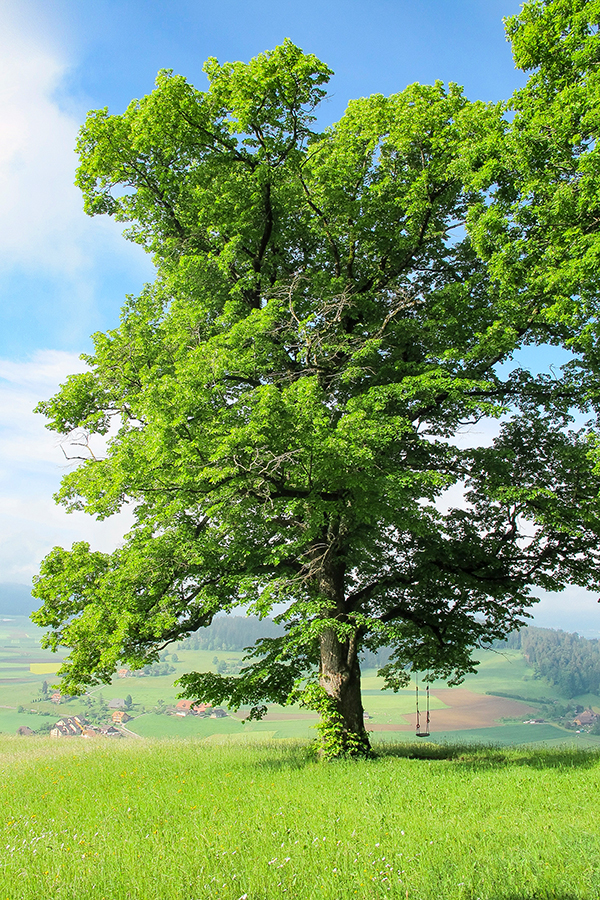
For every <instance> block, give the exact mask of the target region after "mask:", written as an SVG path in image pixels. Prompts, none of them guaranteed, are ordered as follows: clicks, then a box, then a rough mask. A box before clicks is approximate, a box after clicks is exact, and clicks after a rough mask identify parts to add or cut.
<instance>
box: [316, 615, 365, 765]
mask: <svg viewBox="0 0 600 900" xmlns="http://www.w3.org/2000/svg"><path fill="white" fill-rule="evenodd" d="M319 684H320V685H321V687H322V688H323V689H324V690H325V692H326V693H327V696H328V699H329V700H330V701H332V705H331V706H332V708H331V710H330V711H329V712H327V711H324V712H323V713H322V715H323V723H322V728H321V732H322V735H323V746H324V749H325V751H326V753H327V755H329V756H342V755H351V756H365V755H368V754H369V753H370V751H371V744H370V742H369V736H368V734H367V730H366V728H365V721H364V710H363V705H362V696H361V691H360V665H359V662H358V642H357V638H356V635H354V637H352V638H350V639H348V640H345V641H341V640H340V639H339V637H338V635H337V633H336V631H335V629H334V628H328V629H327V630H326V631H324V632H323V633H322V634H321V665H320V669H319Z"/></svg>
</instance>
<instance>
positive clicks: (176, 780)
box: [0, 737, 600, 900]
mask: <svg viewBox="0 0 600 900" xmlns="http://www.w3.org/2000/svg"><path fill="white" fill-rule="evenodd" d="M0 787H1V790H0V804H1V812H2V815H1V816H0V832H1V834H0V840H1V842H2V843H1V846H2V848H3V849H2V851H1V855H2V866H1V868H0V897H2V898H4V897H6V898H10V900H17V898H18V900H33V898H35V900H37V898H38V897H40V896H42V897H53V898H55V900H75V898H77V900H79V898H81V897H85V898H86V900H102V898H105V900H109V898H110V900H148V898H150V897H160V898H161V900H192V898H193V900H240V898H245V900H273V898H280V897H286V896H287V897H293V898H298V900H313V898H314V900H317V898H318V900H373V898H383V897H393V898H402V900H405V898H409V900H440V898H443V900H476V898H480V900H534V898H536V900H539V898H557V900H579V898H581V900H584V898H585V900H591V898H597V897H598V896H600V867H599V866H598V862H597V861H598V859H600V819H599V818H598V816H597V815H596V812H597V810H596V807H597V796H598V791H599V790H600V755H599V753H598V752H592V753H584V752H581V751H576V750H564V749H563V750H560V751H558V750H555V751H539V750H538V751H533V750H516V749H505V750H499V749H496V750H489V749H487V750H482V749H479V750H478V749H477V748H473V747H468V746H456V747H454V748H449V747H438V746H434V745H431V744H430V745H425V744H422V743H421V744H418V745H414V744H396V745H390V746H386V747H383V748H382V749H381V750H380V753H379V756H378V757H377V758H376V759H375V760H371V761H353V762H350V761H340V762H336V763H329V764H322V763H320V762H319V761H317V760H315V759H314V757H312V756H311V755H310V754H309V752H308V751H307V748H306V745H301V744H298V743H295V742H290V741H278V742H271V743H267V744H264V743H255V742H253V741H248V740H244V741H243V742H242V743H240V742H239V741H237V742H235V741H234V742H231V741H230V740H228V739H227V738H224V737H221V738H220V739H219V741H218V742H215V741H194V740H186V741H170V742H164V741H162V742H161V741H159V742H146V741H120V742H119V741H117V743H116V744H115V743H112V742H109V741H108V740H98V741H83V740H73V741H63V742H60V741H55V742H52V741H49V740H44V739H41V738H33V739H29V740H27V739H20V738H7V737H4V738H0ZM575 798H576V802H574V800H575Z"/></svg>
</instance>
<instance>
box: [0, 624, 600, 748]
mask: <svg viewBox="0 0 600 900" xmlns="http://www.w3.org/2000/svg"><path fill="white" fill-rule="evenodd" d="M40 637H41V630H40V629H38V628H36V626H34V625H33V624H32V623H31V622H30V621H29V620H28V619H26V618H12V619H11V618H8V617H6V618H4V620H3V621H0V733H1V732H3V733H9V734H15V732H16V731H17V729H18V728H19V727H21V726H28V727H29V728H31V729H32V730H34V731H37V730H39V728H40V727H42V730H43V726H47V727H49V723H52V722H54V721H56V719H57V718H58V717H59V716H61V715H76V714H83V715H85V714H86V712H87V713H89V710H90V708H91V707H90V704H93V703H101V702H104V704H106V703H108V701H110V700H112V699H115V698H125V697H126V696H127V695H130V696H131V698H132V704H133V705H132V708H131V710H130V714H131V717H132V718H131V719H130V720H129V721H128V722H127V724H126V731H125V734H126V736H128V737H131V738H132V739H133V738H134V737H136V736H137V737H139V738H144V739H151V738H165V737H173V738H180V739H187V738H199V739H204V740H210V741H212V740H214V739H215V736H217V735H229V736H230V737H231V739H234V738H235V740H237V741H240V740H241V741H246V740H250V739H251V740H257V739H260V738H264V737H267V736H268V737H269V738H273V739H276V740H279V739H290V738H294V739H299V740H307V739H311V738H313V737H314V736H315V732H314V725H315V723H316V722H317V716H316V715H314V714H312V713H311V712H310V711H308V710H305V709H300V708H299V707H293V706H292V707H280V706H277V705H275V704H271V705H270V706H269V710H268V713H267V715H266V717H265V718H264V719H263V720H262V721H261V722H244V717H245V712H244V710H243V709H242V710H240V711H239V712H237V713H235V712H234V713H231V714H230V715H228V716H227V717H226V718H223V719H211V718H200V717H196V716H186V717H181V716H172V715H167V714H165V713H164V709H165V707H168V706H172V705H174V704H175V703H176V702H177V690H178V689H177V687H176V686H175V685H174V683H173V682H174V680H175V679H176V678H177V677H178V676H179V675H182V674H183V673H184V672H186V671H190V670H193V669H198V670H213V671H214V670H215V669H216V667H217V665H218V664H219V663H220V664H223V663H225V664H226V665H228V666H230V667H232V668H235V666H237V665H239V662H240V660H241V658H242V654H241V653H240V652H235V651H227V650H217V651H213V650H211V651H208V650H189V649H182V648H181V647H180V648H179V649H177V651H176V658H175V659H173V653H171V654H169V655H167V656H166V657H165V660H166V662H168V663H169V665H171V666H172V668H173V669H174V672H172V673H171V674H169V675H158V676H141V677H139V676H136V677H133V676H128V677H125V678H114V679H113V682H112V683H111V684H109V685H102V686H96V687H93V688H92V689H91V690H90V692H89V696H87V697H80V698H74V699H72V700H70V701H69V702H67V703H64V702H63V703H61V704H60V706H57V705H56V704H55V703H53V702H51V700H50V693H51V689H50V690H49V692H48V693H47V694H45V695H44V694H42V686H43V683H44V682H46V684H47V685H48V686H51V685H52V684H53V683H54V682H55V681H56V678H55V676H54V674H53V673H54V672H55V670H56V667H57V664H58V663H59V662H60V659H58V660H57V657H56V656H55V655H53V654H51V653H49V652H48V651H47V650H43V649H42V648H41V647H40V643H39V640H40ZM480 660H481V665H480V668H479V672H478V674H477V675H470V676H468V677H467V678H466V679H465V682H464V683H463V685H462V686H460V687H457V688H452V689H448V688H447V687H446V686H445V685H444V684H443V683H441V682H439V683H434V684H432V686H431V699H430V709H431V732H432V735H431V738H430V740H442V741H450V742H454V741H457V740H463V739H468V740H469V741H473V742H484V743H495V744H498V745H504V744H511V743H512V744H527V743H532V744H536V745H540V744H542V743H547V744H548V745H550V746H551V745H555V744H557V743H558V744H561V743H564V742H565V741H568V742H571V743H575V744H576V745H577V746H600V736H598V737H597V736H593V735H588V734H583V733H582V734H576V733H575V732H574V731H566V730H565V729H564V728H560V727H558V726H557V725H553V724H544V725H530V724H523V723H524V721H526V720H528V719H531V718H535V717H536V716H537V715H538V714H539V702H540V700H543V699H545V700H550V701H551V700H555V699H558V698H559V694H558V692H557V691H556V689H555V688H553V687H552V686H550V685H549V684H547V683H546V682H545V681H541V680H538V679H536V678H534V677H533V672H532V670H531V669H530V668H529V667H528V666H527V665H526V662H525V660H524V659H523V656H522V655H521V653H520V652H519V651H515V650H505V651H502V652H495V651H494V652H493V651H484V652H482V653H481V655H480ZM381 684H382V682H381V680H380V679H379V678H378V677H377V674H376V672H375V671H374V670H372V669H371V670H366V671H365V672H364V677H363V700H364V706H365V710H366V713H367V720H366V724H367V728H368V730H369V731H370V732H371V735H372V740H373V741H374V742H377V741H383V742H385V743H386V744H387V743H389V742H390V741H394V740H405V739H406V738H408V737H409V736H410V734H411V732H412V731H413V730H414V725H415V695H414V687H412V686H411V687H408V688H406V689H404V690H401V691H399V692H398V693H393V692H392V691H387V690H385V691H382V690H381ZM422 687H423V683H421V688H422ZM497 694H504V695H509V696H497ZM517 697H519V698H523V699H516V698H517ZM422 701H424V697H422ZM574 702H579V703H581V704H582V705H583V706H590V705H591V706H593V707H594V706H595V707H596V708H598V709H599V710H600V697H596V696H594V695H585V696H582V697H580V698H575V701H574ZM423 705H424V704H423V702H422V704H421V706H422V708H423ZM107 720H108V717H107Z"/></svg>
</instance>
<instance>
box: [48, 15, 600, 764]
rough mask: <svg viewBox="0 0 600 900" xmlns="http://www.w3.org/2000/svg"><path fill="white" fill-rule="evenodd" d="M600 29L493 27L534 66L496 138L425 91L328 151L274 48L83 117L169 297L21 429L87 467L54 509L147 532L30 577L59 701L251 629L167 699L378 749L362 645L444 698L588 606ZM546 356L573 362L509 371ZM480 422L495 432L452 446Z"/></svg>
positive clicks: (316, 70) (539, 23)
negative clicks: (101, 439)
mask: <svg viewBox="0 0 600 900" xmlns="http://www.w3.org/2000/svg"><path fill="white" fill-rule="evenodd" d="M597 8H598V3H596V2H587V3H586V2H583V0H570V2H567V0H546V2H543V3H539V2H532V3H528V4H526V5H525V7H524V9H523V11H522V13H521V15H520V16H519V17H516V18H514V19H510V20H508V22H507V28H508V32H509V34H510V35H511V36H512V37H513V40H514V46H515V52H516V59H517V62H518V63H519V64H520V65H522V66H523V67H533V74H532V76H531V78H530V80H529V82H528V85H527V87H526V88H525V89H524V90H523V91H521V92H520V93H518V94H517V95H516V96H515V98H513V100H512V101H511V103H512V106H513V110H514V115H513V117H512V120H511V116H510V115H507V107H506V106H505V105H503V104H496V105H494V104H484V103H481V102H475V103H472V102H469V101H468V100H467V99H466V98H465V96H464V94H463V91H462V90H461V89H460V88H459V87H457V86H456V85H454V84H450V85H449V86H447V87H445V86H444V85H443V84H442V83H441V82H436V83H435V84H434V85H431V86H427V85H420V84H413V85H410V86H409V87H407V88H406V89H405V90H404V91H401V92H400V93H398V94H394V95H392V96H390V97H384V96H381V95H374V96H371V97H367V98H362V99H358V100H353V101H351V102H350V103H349V105H348V109H347V111H346V113H345V114H344V116H343V117H342V118H341V119H340V121H339V122H337V123H335V124H334V125H332V126H330V127H329V128H327V129H326V130H325V131H324V132H322V133H317V132H316V131H315V130H314V122H315V119H314V111H315V108H316V106H317V104H318V103H319V101H320V100H321V99H322V98H323V97H324V96H325V91H326V88H325V85H326V84H327V81H328V79H329V77H330V76H331V74H332V73H331V71H330V70H329V69H328V68H327V66H325V65H324V64H323V63H321V62H320V61H319V60H318V59H316V58H315V57H314V56H312V55H308V54H305V53H303V52H302V51H301V50H300V49H299V48H298V47H296V46H295V45H294V44H292V43H291V41H289V40H286V41H285V42H284V43H283V44H282V45H281V46H279V47H277V48H276V49H275V50H273V51H271V52H268V53H264V54H261V55H260V56H258V57H256V58H255V59H253V60H251V61H250V63H248V64H244V63H241V62H236V63H233V64H231V63H226V64H225V65H219V63H218V62H217V61H216V60H214V59H210V60H209V61H208V62H207V63H206V65H205V72H206V74H207V76H208V79H209V87H208V89H207V90H205V91H201V90H198V89H196V88H194V87H193V86H192V85H191V84H189V83H188V81H186V79H185V78H183V77H181V76H179V75H174V74H173V73H172V72H170V71H162V72H160V73H159V76H158V78H157V82H156V87H155V89H154V91H153V92H152V93H151V94H149V95H148V96H146V97H144V98H143V99H141V100H139V101H134V102H132V103H131V105H130V106H129V107H128V108H127V110H126V112H125V113H124V114H122V115H109V113H108V111H107V110H99V111H94V112H91V113H90V114H89V116H88V119H87V121H86V123H85V125H84V126H83V128H82V131H81V135H80V139H79V144H78V151H79V155H80V160H81V166H80V169H79V172H78V184H79V186H80V187H81V189H82V192H83V195H84V199H85V209H86V211H87V212H89V213H90V214H92V215H93V214H98V213H108V214H110V215H113V216H115V217H116V218H117V219H118V220H119V221H123V222H127V223H129V227H128V231H127V234H128V236H129V238H130V239H131V240H134V241H137V242H139V243H140V244H142V245H143V246H144V247H145V248H146V249H147V250H148V251H149V252H150V253H152V254H153V258H154V261H155V263H156V267H157V276H156V280H155V281H154V283H153V284H150V285H147V286H146V287H145V288H144V290H143V291H142V292H141V294H140V296H139V297H130V298H128V300H127V302H126V303H125V305H124V307H123V311H122V316H121V322H120V324H119V326H118V328H115V329H114V330H111V331H109V332H107V333H106V334H97V335H95V336H94V342H95V351H94V353H93V355H90V356H87V357H85V359H86V361H87V363H88V365H89V371H88V372H86V373H84V374H81V375H75V376H72V377H70V378H69V379H68V381H67V382H66V383H65V385H63V387H62V388H61V390H60V391H59V393H58V394H57V395H56V396H55V397H54V398H52V399H51V400H49V401H47V402H44V403H41V404H40V406H39V409H40V411H42V412H43V413H44V414H45V415H46V416H47V417H48V419H49V422H48V427H50V428H52V429H55V430H56V431H58V432H60V433H62V434H65V435H73V434H75V435H77V443H79V444H81V443H84V444H86V443H87V442H88V441H91V443H90V445H89V446H90V448H91V449H90V453H89V455H85V454H84V457H85V458H83V459H82V461H81V463H80V465H78V467H77V468H75V469H73V471H71V472H69V473H68V474H67V475H66V476H65V477H64V479H63V483H62V487H61V489H60V492H59V494H58V495H57V499H58V501H59V502H61V503H63V504H64V505H65V506H66V507H67V509H80V510H85V511H86V512H88V513H90V514H92V515H95V516H97V517H99V518H103V517H106V516H110V515H112V514H113V513H115V512H117V511H118V510H120V509H122V508H123V507H124V506H125V505H129V506H130V507H131V508H133V511H134V517H135V521H134V525H133V527H132V529H131V531H130V532H129V534H128V535H127V536H126V539H125V541H124V543H123V546H122V547H120V548H119V549H117V550H116V551H115V552H114V553H112V554H105V553H98V552H94V551H93V550H91V549H90V547H89V546H88V545H87V544H85V543H82V542H80V543H76V544H74V545H73V547H72V548H71V549H70V550H64V549H62V548H55V549H54V550H53V551H52V552H51V553H50V554H49V555H48V556H47V557H46V559H45V560H44V562H43V563H42V566H41V570H40V575H39V576H38V578H37V579H36V583H35V587H34V594H35V596H36V597H38V598H39V599H40V600H42V601H43V606H42V608H41V609H40V610H39V611H38V612H37V613H35V614H34V618H35V621H36V622H38V623H39V624H41V625H45V626H49V627H50V629H51V630H50V632H49V635H48V637H47V642H48V645H49V646H52V647H55V648H56V647H57V646H58V645H65V646H67V647H69V648H71V650H70V656H69V658H68V660H67V661H66V662H65V664H64V666H63V667H62V670H61V674H62V675H63V684H64V689H65V690H68V691H70V692H74V691H77V690H81V689H83V688H84V687H85V686H86V685H88V684H91V683H95V682H97V681H102V680H107V679H109V678H110V677H111V675H112V673H113V672H114V671H115V668H116V667H117V665H119V664H120V663H121V662H126V663H127V664H128V665H130V666H134V667H135V666H138V667H139V666H143V665H145V664H147V662H148V661H149V660H153V659H156V658H157V654H158V651H159V650H160V649H161V648H162V647H163V646H164V645H165V644H166V643H167V642H169V641H173V640H177V639H179V638H181V637H182V636H185V635H186V634H189V633H190V632H192V631H194V630H196V629H197V628H199V627H201V626H205V625H207V624H209V623H210V621H211V620H212V618H213V616H214V615H215V614H216V613H217V612H219V611H230V610H233V609H235V608H236V607H239V606H240V605H244V606H246V607H247V608H248V610H249V611H250V612H251V613H254V614H258V615H261V616H267V615H269V614H271V613H273V612H275V614H276V615H277V618H278V621H280V622H281V623H282V624H283V625H284V627H285V634H284V635H283V636H279V637H272V638H268V639H264V640H262V641H258V642H257V643H256V645H255V646H254V648H251V649H249V652H248V656H247V660H246V664H245V665H244V667H243V669H242V671H241V673H240V674H239V675H235V676H225V675H218V674H213V673H190V674H189V675H186V676H184V678H183V679H182V680H181V682H182V686H183V689H184V691H185V693H186V694H187V695H188V696H190V697H193V698H201V699H204V700H210V701H212V702H216V703H223V702H227V703H229V704H230V705H231V706H239V705H241V704H250V705H251V706H252V709H251V715H260V714H261V712H262V711H263V709H264V707H263V706H262V704H263V703H264V702H265V701H278V702H286V701H287V700H288V699H290V698H298V697H300V698H302V699H303V701H304V702H305V703H307V704H309V705H311V706H312V707H313V708H315V709H318V710H319V711H320V712H321V713H322V714H323V718H324V723H325V729H324V738H323V739H324V749H325V752H328V753H333V754H337V753H341V752H350V753H355V752H367V751H368V746H369V742H368V736H367V733H366V731H365V728H364V722H363V709H362V703H361V696H360V667H359V659H358V654H359V652H360V649H361V648H363V647H364V648H367V649H371V650H376V649H377V648H378V647H381V646H391V647H392V648H393V652H392V656H391V659H390V662H389V663H388V664H387V665H385V666H384V668H383V670H382V671H383V674H384V676H385V679H386V684H388V685H389V686H391V687H393V688H398V687H400V686H401V685H403V684H406V682H407V680H408V677H409V672H410V669H411V668H412V669H416V670H425V669H428V670H429V671H430V672H431V673H432V674H433V675H436V676H441V677H443V678H445V679H449V680H450V682H451V683H454V682H456V681H458V680H460V678H461V677H462V676H463V675H464V674H465V673H466V672H470V671H474V670H475V666H476V661H475V660H474V659H473V657H472V652H473V648H476V647H477V646H480V645H481V644H482V643H486V642H491V641H493V640H494V639H496V638H499V637H502V636H504V635H506V634H507V633H508V632H510V631H511V630H513V629H514V628H515V627H518V626H519V625H520V624H522V622H523V617H524V616H526V615H527V609H528V608H529V607H530V606H531V605H532V603H534V602H535V598H534V597H533V596H532V593H531V591H532V588H534V587H538V588H545V589H550V590H560V589H562V587H563V586H564V585H566V584H579V585H584V586H587V587H596V588H597V587H599V586H600V565H599V562H600V560H599V553H598V536H599V534H600V520H599V517H598V514H599V507H598V489H599V487H600V478H599V475H598V473H597V472H596V471H595V469H594V453H595V450H594V447H595V444H594V431H593V416H594V414H595V410H596V398H597V379H596V368H595V357H594V351H593V349H592V344H593V337H594V335H595V328H596V318H595V316H596V307H595V304H596V296H597V291H596V286H595V278H596V270H597V266H594V263H593V260H594V253H595V247H596V243H597V241H596V238H595V234H596V233H597V228H596V226H595V225H594V222H595V221H596V220H595V219H594V215H595V212H594V210H595V203H596V199H595V197H594V196H592V195H593V188H594V185H595V179H596V178H597V175H596V169H597V166H596V167H595V166H594V160H595V153H596V150H595V130H594V129H595V127H596V125H595V122H596V119H595V118H594V116H595V115H597V110H598V103H597V101H595V100H594V103H595V105H594V104H592V105H593V107H594V112H586V111H585V110H584V107H586V104H588V102H589V101H590V98H591V99H593V98H594V97H595V95H594V91H595V87H594V85H595V81H594V79H595V78H596V74H595V72H596V70H595V59H596V54H597V46H598V45H597V34H596V32H597V28H596V24H595V22H596V19H595V18H594V16H596V12H597ZM588 72H590V73H591V74H590V76H589V78H588V74H587V73H588ZM582 90H585V91H587V94H585V98H586V99H585V102H584V100H582V99H581V98H580V96H579V92H580V91H582ZM565 91H566V92H567V95H565V94H564V92H565ZM565 96H567V99H568V102H569V103H572V106H573V113H572V115H570V114H569V115H566V114H564V113H563V115H562V117H560V116H559V113H558V110H559V109H560V108H561V105H563V104H564V103H565V102H566V100H565ZM578 104H579V105H578ZM586 108H587V107H586ZM568 109H569V110H570V109H571V106H568ZM578 111H579V112H578ZM583 123H587V125H586V127H587V130H584V129H583ZM536 140H537V141H538V142H537V143H536ZM538 144H539V146H538ZM549 161H550V162H552V165H550V162H549ZM596 196H597V193H596ZM565 210H566V211H565ZM582 249H584V250H585V252H584V253H583V257H582V252H581V251H582ZM588 251H589V253H588ZM586 254H587V255H586ZM542 344H544V345H545V344H551V345H552V344H554V345H557V346H558V345H560V346H565V347H568V348H569V349H570V350H571V351H572V353H573V356H572V360H571V362H569V363H568V364H567V365H566V366H564V367H563V368H562V370H561V371H553V372H552V373H549V374H541V375H540V374H536V373H535V372H534V371H529V370H528V369H527V368H526V367H525V366H524V365H523V364H520V365H516V364H511V360H512V358H513V355H514V354H515V353H516V352H517V351H519V350H520V349H521V348H523V347H526V346H533V345H542ZM582 412H583V413H584V414H585V415H588V416H590V417H591V418H590V423H588V424H587V425H581V423H580V419H577V420H576V419H575V418H574V414H577V415H579V414H580V413H582ZM580 418H581V417H580ZM481 422H485V423H489V422H492V423H494V428H495V431H494V434H495V436H494V437H493V439H492V438H490V440H489V441H484V442H483V445H482V446H469V441H468V440H465V434H467V435H468V433H469V429H470V428H471V427H472V426H474V425H477V423H481ZM95 435H104V436H105V437H106V439H107V448H108V449H107V452H106V455H105V456H104V457H103V458H100V457H99V456H98V455H95V454H93V453H92V450H93V447H94V444H93V441H94V436H95ZM470 443H473V441H472V440H471V442H470Z"/></svg>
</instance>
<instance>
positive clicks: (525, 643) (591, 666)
mask: <svg viewBox="0 0 600 900" xmlns="http://www.w3.org/2000/svg"><path fill="white" fill-rule="evenodd" d="M499 644H500V642H499ZM502 646H505V647H508V649H511V650H521V652H522V653H523V656H524V657H525V659H526V660H527V662H528V663H529V665H530V666H531V667H532V668H533V670H534V672H535V675H536V677H538V678H545V679H546V680H547V681H549V682H550V684H553V685H555V686H556V687H557V688H558V689H559V691H560V692H561V694H563V696H565V697H568V698H571V697H577V696H579V695H580V694H599V693H600V642H599V641H598V640H588V639H587V638H584V637H581V636H580V635H578V634H570V633H568V632H566V631H555V630H554V629H552V628H535V627H534V626H532V625H530V626H528V627H527V628H521V629H520V630H519V631H514V632H512V634H510V635H509V636H508V638H507V640H506V641H504V642H502Z"/></svg>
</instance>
